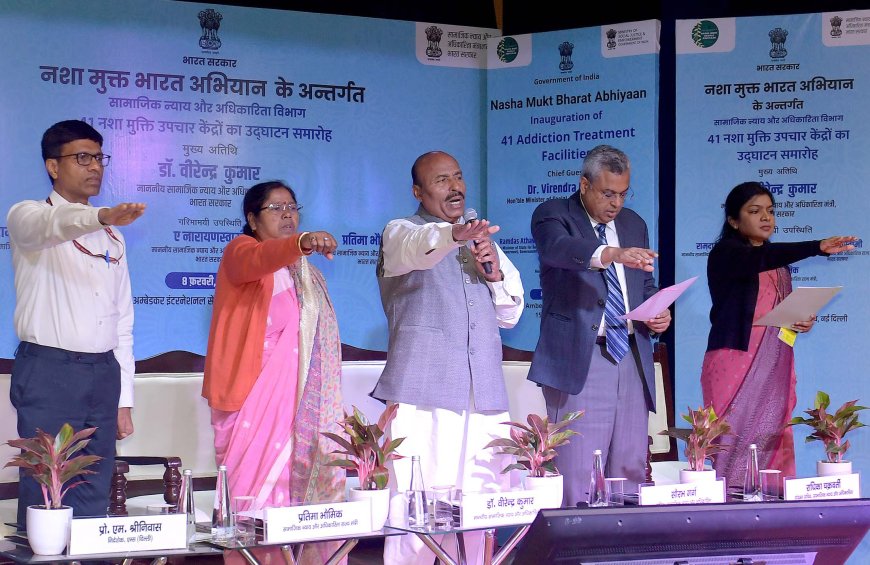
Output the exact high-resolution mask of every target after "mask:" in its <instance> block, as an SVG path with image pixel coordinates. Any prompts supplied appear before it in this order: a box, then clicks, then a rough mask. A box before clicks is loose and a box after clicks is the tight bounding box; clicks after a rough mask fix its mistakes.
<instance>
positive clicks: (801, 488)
mask: <svg viewBox="0 0 870 565" xmlns="http://www.w3.org/2000/svg"><path fill="white" fill-rule="evenodd" d="M783 498H785V500H835V499H841V498H861V478H860V475H859V474H858V473H853V474H851V475H833V476H830V477H809V478H804V479H786V480H785V488H784V497H783Z"/></svg>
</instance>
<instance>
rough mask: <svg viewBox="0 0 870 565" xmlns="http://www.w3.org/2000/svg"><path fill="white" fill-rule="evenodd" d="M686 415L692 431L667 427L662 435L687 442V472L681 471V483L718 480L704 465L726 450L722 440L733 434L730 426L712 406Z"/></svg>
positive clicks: (713, 472) (684, 418) (683, 415)
mask: <svg viewBox="0 0 870 565" xmlns="http://www.w3.org/2000/svg"><path fill="white" fill-rule="evenodd" d="M688 410H689V412H688V413H687V414H681V415H680V416H681V417H682V418H683V420H685V421H687V422H688V423H689V424H691V425H692V427H691V428H668V429H667V430H664V431H661V432H659V435H666V436H670V437H673V438H676V439H680V440H683V441H684V442H686V450H685V451H684V452H683V453H684V454H685V455H686V460H687V461H688V464H689V468H688V469H680V482H681V483H695V482H700V481H715V480H716V471H715V470H713V469H706V468H705V467H704V463H705V461H706V460H707V459H710V458H711V457H712V456H713V455H715V454H717V453H719V452H721V451H722V450H723V448H724V446H723V445H722V443H721V441H722V438H723V437H724V436H726V435H729V434H730V433H731V425H730V424H729V423H728V422H726V421H725V420H723V419H720V418H719V417H718V416H717V415H716V411H715V410H714V409H713V407H712V406H709V407H707V408H704V407H699V408H698V409H697V410H692V409H691V408H688Z"/></svg>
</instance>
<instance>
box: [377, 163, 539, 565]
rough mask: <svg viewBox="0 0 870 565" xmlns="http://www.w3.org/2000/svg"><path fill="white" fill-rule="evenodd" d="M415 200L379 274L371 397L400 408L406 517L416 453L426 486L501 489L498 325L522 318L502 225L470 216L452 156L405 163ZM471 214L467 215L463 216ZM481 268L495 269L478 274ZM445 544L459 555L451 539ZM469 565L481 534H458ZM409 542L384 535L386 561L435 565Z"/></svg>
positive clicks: (504, 406)
mask: <svg viewBox="0 0 870 565" xmlns="http://www.w3.org/2000/svg"><path fill="white" fill-rule="evenodd" d="M411 180H412V187H411V190H412V193H413V195H414V198H416V199H417V201H418V202H419V203H420V205H419V207H418V208H417V211H416V212H415V213H414V214H413V215H412V216H409V217H407V218H400V219H396V220H392V221H390V222H389V223H388V224H387V226H386V227H385V228H384V232H383V236H382V238H381V249H380V255H379V258H378V267H377V277H378V286H379V287H380V292H381V302H382V304H383V307H384V312H385V313H386V316H387V322H388V326H389V334H390V336H389V338H390V339H389V346H388V347H389V348H388V351H387V363H386V366H385V368H384V371H383V373H382V374H381V377H380V380H379V381H378V384H377V385H376V386H375V389H374V390H373V391H372V393H371V394H372V396H373V397H375V398H377V399H380V400H383V401H384V402H387V403H398V404H399V409H398V412H397V415H396V419H395V420H393V422H392V423H391V425H390V430H389V434H390V437H393V438H396V437H405V438H406V439H405V441H404V443H402V446H401V449H400V451H401V453H402V455H404V456H405V458H404V459H401V460H399V461H395V462H393V466H394V473H392V475H391V478H390V480H391V483H390V489H391V491H392V494H393V504H394V507H393V509H391V513H392V512H393V511H395V512H396V513H395V514H393V515H394V516H395V515H398V516H401V515H402V508H401V505H402V504H403V502H404V501H403V495H402V494H399V495H396V493H397V492H398V493H404V492H405V491H406V490H407V489H408V487H409V485H410V483H411V456H412V455H419V456H420V462H421V466H422V470H423V483H424V485H425V486H427V487H431V486H438V485H453V486H456V487H458V488H461V489H463V490H465V491H484V490H490V491H492V490H496V491H497V490H501V489H502V488H507V487H509V486H510V485H508V484H505V481H507V480H508V475H501V474H500V471H501V469H503V468H504V467H505V466H506V465H507V462H505V461H504V460H503V458H504V456H501V455H495V454H494V453H493V450H492V449H484V446H485V445H486V444H487V443H489V442H490V441H491V440H492V439H495V438H497V437H506V436H507V434H508V427H507V426H504V425H503V424H502V422H505V421H506V420H508V419H509V418H508V397H507V391H506V390H505V384H504V375H503V374H502V368H501V367H502V363H501V362H502V350H501V336H500V334H499V328H500V327H501V328H512V327H513V326H514V325H516V323H517V321H518V320H519V318H520V315H521V314H522V312H523V305H524V300H523V285H522V282H521V280H520V274H519V271H517V269H516V268H515V267H514V265H513V264H512V263H511V262H510V260H509V259H508V258H507V256H505V254H504V253H503V252H502V251H501V249H499V248H498V246H497V245H496V243H495V242H494V241H492V239H491V236H492V234H494V233H496V232H497V231H498V229H499V228H498V226H495V225H491V224H490V223H489V221H487V220H479V219H477V213H476V212H473V211H472V210H468V211H467V212H468V213H467V214H465V212H466V209H465V194H466V186H465V180H464V179H463V177H462V169H461V168H460V167H459V163H458V162H457V161H456V159H454V158H453V157H452V156H450V155H448V154H447V153H444V152H442V151H432V152H429V153H424V154H423V155H421V156H420V157H418V158H417V160H416V161H415V162H414V165H413V167H412V168H411ZM464 216H474V218H470V217H464ZM486 264H489V265H490V268H489V269H487V268H486V267H485V265H486ZM447 538H449V539H445V540H443V541H442V546H443V547H445V550H446V551H448V552H451V553H453V554H454V556H456V551H455V550H456V548H455V547H453V546H452V545H451V544H455V536H447ZM465 544H466V555H467V557H468V562H469V563H480V562H482V561H481V559H480V557H481V555H482V553H481V552H482V551H483V532H482V531H481V532H479V533H474V534H472V535H469V533H468V532H467V533H466V535H465ZM434 558H435V555H434V553H432V551H431V550H430V549H428V548H427V547H426V546H425V545H424V544H423V542H422V541H420V540H419V538H417V537H416V536H389V537H388V538H387V540H386V542H385V546H384V563H386V564H387V565H390V564H398V563H401V564H403V565H404V564H411V563H421V564H424V563H425V564H427V565H431V563H432V562H433V560H434Z"/></svg>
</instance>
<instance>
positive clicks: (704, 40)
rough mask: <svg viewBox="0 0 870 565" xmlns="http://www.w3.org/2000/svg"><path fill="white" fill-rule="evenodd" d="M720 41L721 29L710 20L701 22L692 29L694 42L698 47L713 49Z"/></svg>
mask: <svg viewBox="0 0 870 565" xmlns="http://www.w3.org/2000/svg"><path fill="white" fill-rule="evenodd" d="M718 40H719V27H718V26H717V25H716V24H714V23H713V22H711V21H710V20H701V21H700V22H698V23H696V24H695V25H694V27H692V41H694V42H695V45H697V46H698V47H703V48H705V49H706V48H707V47H712V46H713V45H714V44H715V43H716V41H718Z"/></svg>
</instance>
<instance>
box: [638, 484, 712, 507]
mask: <svg viewBox="0 0 870 565" xmlns="http://www.w3.org/2000/svg"><path fill="white" fill-rule="evenodd" d="M638 490H639V497H638V504H640V505H641V506H657V505H659V504H708V503H716V502H725V481H724V480H722V479H717V480H715V481H705V482H700V483H680V484H676V485H640V488H639V489H638Z"/></svg>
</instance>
